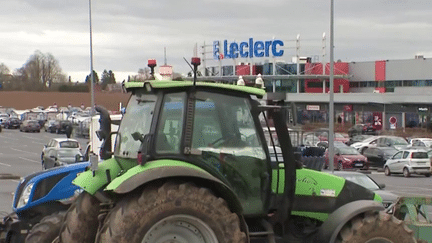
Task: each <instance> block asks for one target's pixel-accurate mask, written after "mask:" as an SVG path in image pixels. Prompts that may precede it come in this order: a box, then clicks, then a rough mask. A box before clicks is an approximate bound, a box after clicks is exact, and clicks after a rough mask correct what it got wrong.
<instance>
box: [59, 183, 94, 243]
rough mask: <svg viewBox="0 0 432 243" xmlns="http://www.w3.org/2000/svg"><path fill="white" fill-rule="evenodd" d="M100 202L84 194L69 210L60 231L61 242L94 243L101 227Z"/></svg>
mask: <svg viewBox="0 0 432 243" xmlns="http://www.w3.org/2000/svg"><path fill="white" fill-rule="evenodd" d="M99 204H100V202H99V200H97V199H96V198H95V197H93V196H92V195H90V194H88V193H87V192H85V191H84V192H82V193H81V194H80V195H79V196H78V198H77V199H76V200H75V201H74V202H73V203H72V205H71V206H70V208H69V209H68V211H67V213H66V216H65V221H64V223H63V225H62V227H61V229H60V238H59V239H60V242H63V243H93V242H94V240H95V237H96V234H97V230H98V227H99V221H98V215H99V209H100V206H99Z"/></svg>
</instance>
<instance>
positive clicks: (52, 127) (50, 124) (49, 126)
mask: <svg viewBox="0 0 432 243" xmlns="http://www.w3.org/2000/svg"><path fill="white" fill-rule="evenodd" d="M44 129H45V132H50V133H53V132H55V131H56V120H48V121H46V122H45V124H44Z"/></svg>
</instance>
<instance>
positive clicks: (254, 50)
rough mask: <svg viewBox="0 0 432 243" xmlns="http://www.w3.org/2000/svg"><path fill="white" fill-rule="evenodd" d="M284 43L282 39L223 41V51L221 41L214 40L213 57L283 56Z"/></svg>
mask: <svg viewBox="0 0 432 243" xmlns="http://www.w3.org/2000/svg"><path fill="white" fill-rule="evenodd" d="M283 45H284V43H283V41H281V40H269V41H254V39H253V38H249V41H244V42H240V43H237V42H231V43H228V41H227V40H224V41H223V52H222V51H221V50H220V49H221V46H220V42H219V41H213V58H214V59H224V58H227V59H234V58H239V57H240V58H252V57H270V56H274V57H281V56H283V54H284V51H283V50H280V47H282V46H283Z"/></svg>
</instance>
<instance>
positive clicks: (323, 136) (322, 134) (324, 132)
mask: <svg viewBox="0 0 432 243" xmlns="http://www.w3.org/2000/svg"><path fill="white" fill-rule="evenodd" d="M315 134H316V136H317V137H318V138H319V140H320V141H321V142H327V141H328V136H329V131H328V129H322V128H321V129H319V130H318V131H317V132H316V133H315ZM334 141H340V142H343V143H347V142H348V141H349V137H348V135H346V136H344V134H342V133H338V132H335V133H334Z"/></svg>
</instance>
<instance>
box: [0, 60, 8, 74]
mask: <svg viewBox="0 0 432 243" xmlns="http://www.w3.org/2000/svg"><path fill="white" fill-rule="evenodd" d="M9 73H10V70H9V68H8V67H7V66H6V65H5V64H4V63H1V64H0V75H6V74H9Z"/></svg>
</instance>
